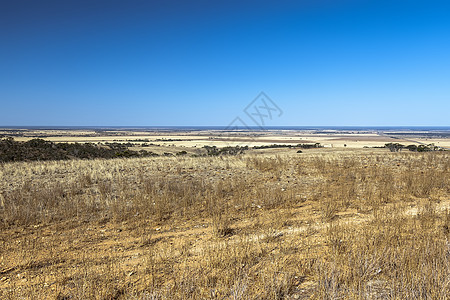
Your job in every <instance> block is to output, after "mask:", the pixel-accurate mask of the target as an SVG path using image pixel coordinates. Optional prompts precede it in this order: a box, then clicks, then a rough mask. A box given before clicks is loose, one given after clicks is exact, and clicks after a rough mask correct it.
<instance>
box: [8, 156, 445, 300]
mask: <svg viewBox="0 0 450 300" xmlns="http://www.w3.org/2000/svg"><path fill="white" fill-rule="evenodd" d="M274 153H275V154H259V155H253V154H252V153H251V152H249V153H248V154H245V155H242V156H237V157H196V158H194V157H157V158H141V159H127V160H126V159H116V160H94V161H59V162H29V163H8V164H3V165H0V217H1V219H0V221H1V222H0V226H1V234H0V252H1V253H0V257H1V259H0V273H1V274H0V298H2V299H18V298H28V299H167V298H168V299H447V298H448V296H447V295H449V294H450V282H449V278H450V264H449V258H450V242H449V238H450V229H449V226H450V212H449V209H450V198H449V196H450V184H449V181H450V176H449V175H450V160H449V154H448V153H446V152H440V153H422V154H420V153H388V152H386V151H378V152H374V151H369V150H367V151H359V152H352V151H346V152H339V153H334V152H332V151H328V150H327V151H315V152H307V153H303V154H296V153H295V151H294V150H290V151H277V152H274Z"/></svg>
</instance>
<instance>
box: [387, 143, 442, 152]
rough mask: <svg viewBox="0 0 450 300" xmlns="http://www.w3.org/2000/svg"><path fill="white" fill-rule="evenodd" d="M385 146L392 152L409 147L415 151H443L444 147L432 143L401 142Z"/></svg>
mask: <svg viewBox="0 0 450 300" xmlns="http://www.w3.org/2000/svg"><path fill="white" fill-rule="evenodd" d="M384 148H388V149H389V150H390V151H391V152H399V151H402V149H408V150H409V151H413V152H428V151H443V150H444V149H442V148H439V147H437V146H434V145H432V144H429V145H408V146H405V145H402V144H399V143H388V144H385V145H384Z"/></svg>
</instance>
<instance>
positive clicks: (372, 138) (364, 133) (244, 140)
mask: <svg viewBox="0 0 450 300" xmlns="http://www.w3.org/2000/svg"><path fill="white" fill-rule="evenodd" d="M1 136H5V137H8V136H9V137H13V138H14V139H15V140H16V141H28V140H31V139H33V138H41V139H44V140H47V141H52V142H56V143H61V142H69V143H74V142H78V143H100V144H104V143H112V142H117V143H131V144H134V145H136V147H140V148H139V149H135V150H146V151H153V152H155V153H163V152H173V153H176V151H182V150H186V148H188V150H189V149H191V150H195V149H196V148H201V147H203V146H205V145H208V146H216V147H226V146H250V147H253V146H264V145H266V146H267V145H272V144H282V145H297V144H304V143H311V144H314V143H320V144H321V145H323V146H324V147H327V148H345V147H348V148H367V147H368V148H372V147H382V146H384V145H385V144H386V143H401V144H405V145H410V144H412V145H420V144H424V145H429V144H434V145H436V146H439V147H443V148H447V149H450V131H449V130H448V129H446V130H442V131H379V130H359V131H358V130H354V131H348V130H325V131H324V130H259V131H245V130H243V131H225V130H212V129H210V130H206V129H203V130H200V129H199V130H189V129H186V130H181V129H165V130H163V129H159V130H156V129H140V130H137V129H135V130H133V129H127V130H125V129H115V130H113V129H101V130H100V129H97V130H95V129H66V130H64V129H45V130H44V129H11V128H9V129H8V128H3V129H1V128H0V137H1ZM142 144H150V145H144V146H142ZM142 147H143V148H142ZM158 147H163V148H158Z"/></svg>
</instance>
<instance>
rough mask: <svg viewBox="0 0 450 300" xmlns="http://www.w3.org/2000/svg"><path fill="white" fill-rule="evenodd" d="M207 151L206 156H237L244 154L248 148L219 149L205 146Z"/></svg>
mask: <svg viewBox="0 0 450 300" xmlns="http://www.w3.org/2000/svg"><path fill="white" fill-rule="evenodd" d="M203 148H204V149H205V150H206V155H208V156H219V155H237V154H242V153H244V151H246V150H248V146H244V147H240V146H235V147H233V146H229V147H223V148H217V147H216V146H204V147H203Z"/></svg>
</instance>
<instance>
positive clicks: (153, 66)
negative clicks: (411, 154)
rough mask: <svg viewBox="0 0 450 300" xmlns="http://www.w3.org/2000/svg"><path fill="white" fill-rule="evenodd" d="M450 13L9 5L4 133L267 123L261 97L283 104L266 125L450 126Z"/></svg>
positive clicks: (424, 6)
mask: <svg viewBox="0 0 450 300" xmlns="http://www.w3.org/2000/svg"><path fill="white" fill-rule="evenodd" d="M449 15H450V3H449V2H448V1H434V0H427V1H425V0H424V1H414V0H409V1H407V0H404V1H399V0H390V1H386V0H376V1H365V0H339V1H337V0H329V1H325V0H297V1H287V0H280V1H266V0H259V1H243V0H241V1H235V0H228V1H222V0H216V1H211V0H208V1H195V0H194V1H175V0H164V1H163V0H161V1H151V0H146V1H138V0H127V1H125V0H123V1H117V0H89V1H85V0H76V1H74V0H65V1H61V0H58V1H48V0H41V1H35V0H28V1H26V0H1V1H0V108H1V109H0V126H227V125H229V124H230V123H232V122H233V120H236V118H239V120H241V121H242V122H243V123H244V124H246V125H248V126H253V125H257V124H254V123H255V121H254V120H253V119H252V118H251V117H250V116H249V115H248V114H246V110H245V109H246V107H248V105H256V106H258V105H259V104H258V101H260V100H258V99H255V98H256V97H257V96H258V95H259V94H260V93H261V92H264V93H265V94H266V95H267V96H268V97H269V98H270V100H271V102H268V101H269V100H267V101H266V102H267V103H269V104H275V105H276V107H278V108H279V113H278V112H277V113H276V114H275V113H274V114H273V116H272V119H270V118H266V122H265V124H264V125H270V126H313V125H315V126H316V125H317V126H318V125H321V126H412V125H418V126H449V125H450V122H449V120H450V117H449V116H450V18H449V17H448V16H449ZM254 100H256V102H255V101H254ZM269 106H270V105H269ZM272 106H273V105H272ZM258 107H260V108H261V106H258ZM247 112H248V111H247ZM266 115H267V114H266Z"/></svg>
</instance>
